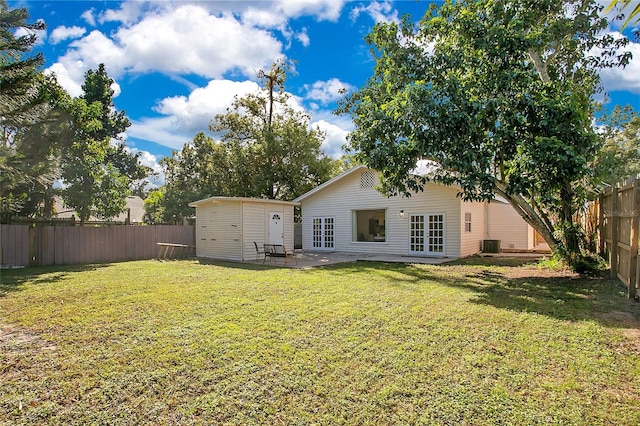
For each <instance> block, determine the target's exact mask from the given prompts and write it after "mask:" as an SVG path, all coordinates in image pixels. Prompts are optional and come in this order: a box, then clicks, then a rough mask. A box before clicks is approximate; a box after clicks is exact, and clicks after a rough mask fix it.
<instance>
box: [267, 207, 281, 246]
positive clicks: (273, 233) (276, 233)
mask: <svg viewBox="0 0 640 426" xmlns="http://www.w3.org/2000/svg"><path fill="white" fill-rule="evenodd" d="M269 244H284V214H283V213H282V212H269Z"/></svg>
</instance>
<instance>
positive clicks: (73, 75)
mask: <svg viewBox="0 0 640 426" xmlns="http://www.w3.org/2000/svg"><path fill="white" fill-rule="evenodd" d="M83 70H84V68H83V66H82V62H80V63H76V64H75V68H74V66H73V65H72V64H67V65H62V64H61V63H55V64H53V65H52V66H50V67H49V68H47V69H46V70H45V73H46V74H51V73H54V74H55V75H56V79H57V80H58V83H59V84H60V86H62V88H63V89H65V90H66V91H67V93H69V95H71V96H72V97H74V98H75V97H78V96H80V95H82V87H81V86H82V84H81V83H79V81H82V80H83V78H80V79H78V74H80V75H82V74H83V73H84V71H83Z"/></svg>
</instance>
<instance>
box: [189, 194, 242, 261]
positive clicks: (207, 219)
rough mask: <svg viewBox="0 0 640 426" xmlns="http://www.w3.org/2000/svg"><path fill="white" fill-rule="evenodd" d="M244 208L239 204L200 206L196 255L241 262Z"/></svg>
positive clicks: (197, 217) (208, 204) (198, 208)
mask: <svg viewBox="0 0 640 426" xmlns="http://www.w3.org/2000/svg"><path fill="white" fill-rule="evenodd" d="M241 218H242V208H241V204H240V203H238V202H222V203H220V202H216V203H206V204H203V205H199V206H198V207H197V210H196V256H198V257H210V258H215V259H225V260H242V252H241V250H242V248H241V244H240V241H241V236H242V220H241Z"/></svg>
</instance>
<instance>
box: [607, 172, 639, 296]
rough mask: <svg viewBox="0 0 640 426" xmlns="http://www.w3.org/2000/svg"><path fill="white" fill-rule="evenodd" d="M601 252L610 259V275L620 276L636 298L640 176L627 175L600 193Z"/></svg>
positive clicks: (629, 291) (629, 293) (629, 292)
mask: <svg viewBox="0 0 640 426" xmlns="http://www.w3.org/2000/svg"><path fill="white" fill-rule="evenodd" d="M598 204H599V208H598V210H599V218H598V222H599V226H598V228H599V230H600V232H599V234H600V238H599V241H600V254H601V255H602V256H603V257H604V258H605V259H607V258H608V259H609V264H610V266H611V276H612V277H613V278H616V277H617V278H619V279H620V280H621V281H622V282H623V283H624V284H625V285H626V286H627V288H628V297H629V298H634V297H635V296H636V294H637V293H638V292H637V288H638V276H639V275H638V267H639V265H638V236H639V234H638V227H639V225H640V216H639V215H638V211H639V210H640V208H639V207H640V179H638V178H633V179H627V180H625V181H623V182H620V183H618V184H617V185H615V186H613V187H611V188H608V189H607V190H605V191H603V192H602V193H601V194H600V197H599V200H598Z"/></svg>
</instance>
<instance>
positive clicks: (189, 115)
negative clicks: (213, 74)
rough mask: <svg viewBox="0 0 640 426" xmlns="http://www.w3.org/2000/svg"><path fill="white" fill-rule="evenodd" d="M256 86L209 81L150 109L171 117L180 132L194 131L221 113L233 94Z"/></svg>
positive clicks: (254, 84)
mask: <svg viewBox="0 0 640 426" xmlns="http://www.w3.org/2000/svg"><path fill="white" fill-rule="evenodd" d="M259 89H260V87H259V86H258V84H257V83H255V82H253V81H242V82H236V81H230V80H212V81H210V82H209V84H207V86H206V87H202V88H198V89H195V90H194V91H193V92H191V94H190V95H189V97H186V96H174V97H170V98H165V99H163V100H162V101H160V102H159V104H158V105H157V106H156V107H155V108H154V110H155V111H156V112H158V113H160V114H162V115H165V116H170V117H172V120H173V121H174V123H175V125H176V126H177V127H179V129H180V131H181V132H183V133H191V134H195V133H197V132H199V131H204V130H206V129H207V128H208V127H209V122H210V121H211V120H212V119H213V118H214V117H215V115H216V114H224V113H225V112H226V109H227V108H228V107H229V106H231V104H232V102H233V98H234V96H236V95H237V96H240V97H242V96H245V95H247V94H248V93H255V92H257V91H258V90H259Z"/></svg>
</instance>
